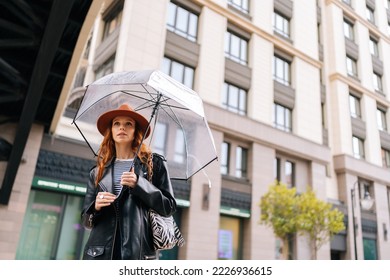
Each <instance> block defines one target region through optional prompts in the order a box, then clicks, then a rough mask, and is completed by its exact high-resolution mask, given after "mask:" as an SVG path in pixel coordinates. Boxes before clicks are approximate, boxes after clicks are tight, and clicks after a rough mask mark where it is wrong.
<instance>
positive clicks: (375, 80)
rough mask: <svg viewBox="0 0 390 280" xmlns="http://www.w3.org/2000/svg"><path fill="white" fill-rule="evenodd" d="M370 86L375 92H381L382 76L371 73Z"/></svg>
mask: <svg viewBox="0 0 390 280" xmlns="http://www.w3.org/2000/svg"><path fill="white" fill-rule="evenodd" d="M372 84H373V87H374V90H375V91H379V92H383V84H382V76H381V75H379V74H378V73H376V72H372Z"/></svg>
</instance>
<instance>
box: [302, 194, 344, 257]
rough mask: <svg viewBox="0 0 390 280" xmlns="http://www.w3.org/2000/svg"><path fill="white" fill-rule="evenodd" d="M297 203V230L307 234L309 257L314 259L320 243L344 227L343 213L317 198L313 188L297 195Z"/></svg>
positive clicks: (322, 243) (320, 245)
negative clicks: (309, 249)
mask: <svg viewBox="0 0 390 280" xmlns="http://www.w3.org/2000/svg"><path fill="white" fill-rule="evenodd" d="M297 204H298V208H299V210H298V212H299V215H298V217H297V222H298V225H297V229H298V232H300V234H307V235H308V236H309V242H310V248H311V254H310V255H311V259H316V258H317V252H318V250H319V249H320V248H321V247H322V245H324V244H325V243H327V242H329V241H330V240H331V239H332V238H333V236H334V235H335V234H337V233H338V232H340V231H342V230H344V229H345V226H344V222H343V219H344V214H343V213H342V212H341V211H339V210H338V209H337V208H333V206H332V204H330V203H327V202H325V201H323V200H320V199H318V198H317V197H316V195H315V193H314V191H313V190H308V191H306V192H304V193H302V194H301V195H299V196H297Z"/></svg>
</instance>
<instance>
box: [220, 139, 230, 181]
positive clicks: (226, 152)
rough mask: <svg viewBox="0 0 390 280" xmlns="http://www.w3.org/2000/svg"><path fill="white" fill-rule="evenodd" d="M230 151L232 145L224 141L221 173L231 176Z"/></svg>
mask: <svg viewBox="0 0 390 280" xmlns="http://www.w3.org/2000/svg"><path fill="white" fill-rule="evenodd" d="M230 150H231V144H230V142H227V141H223V142H222V144H221V164H220V171H221V174H222V175H229V172H230V168H229V165H230Z"/></svg>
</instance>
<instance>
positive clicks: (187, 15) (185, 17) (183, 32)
mask: <svg viewBox="0 0 390 280" xmlns="http://www.w3.org/2000/svg"><path fill="white" fill-rule="evenodd" d="M167 29H168V30H170V31H172V32H174V33H176V34H178V35H180V36H182V37H184V38H186V39H188V40H190V41H192V42H196V37H197V32H198V16H197V15H196V14H194V13H192V12H190V11H188V10H186V9H184V8H182V7H180V6H178V5H176V4H174V3H172V2H170V3H169V6H168V20H167Z"/></svg>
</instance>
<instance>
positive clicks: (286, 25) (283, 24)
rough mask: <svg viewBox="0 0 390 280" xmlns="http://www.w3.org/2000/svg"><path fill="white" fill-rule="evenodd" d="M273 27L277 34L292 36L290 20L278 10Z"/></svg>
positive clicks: (275, 13) (286, 36)
mask: <svg viewBox="0 0 390 280" xmlns="http://www.w3.org/2000/svg"><path fill="white" fill-rule="evenodd" d="M273 27H274V32H276V33H277V34H279V35H281V36H283V37H285V38H290V20H289V19H288V18H286V17H285V16H283V15H282V14H280V13H278V12H276V11H274V16H273Z"/></svg>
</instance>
